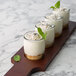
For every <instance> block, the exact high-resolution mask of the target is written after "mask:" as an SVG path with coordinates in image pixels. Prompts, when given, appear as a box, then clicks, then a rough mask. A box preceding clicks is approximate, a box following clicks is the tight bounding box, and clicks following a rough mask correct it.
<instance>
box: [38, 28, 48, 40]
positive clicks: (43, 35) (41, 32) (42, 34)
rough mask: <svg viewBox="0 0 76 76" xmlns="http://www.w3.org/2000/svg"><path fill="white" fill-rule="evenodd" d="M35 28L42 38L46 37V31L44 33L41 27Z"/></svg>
mask: <svg viewBox="0 0 76 76" xmlns="http://www.w3.org/2000/svg"><path fill="white" fill-rule="evenodd" d="M37 30H38V33H39V34H40V35H41V36H42V38H43V39H46V35H47V33H45V34H44V33H43V31H42V29H41V28H40V27H38V28H37Z"/></svg>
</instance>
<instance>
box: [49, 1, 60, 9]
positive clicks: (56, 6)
mask: <svg viewBox="0 0 76 76" xmlns="http://www.w3.org/2000/svg"><path fill="white" fill-rule="evenodd" d="M50 8H52V9H53V10H54V9H56V8H60V0H59V1H58V2H56V4H55V5H54V6H51V7H50Z"/></svg>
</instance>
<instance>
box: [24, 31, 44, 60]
mask: <svg viewBox="0 0 76 76" xmlns="http://www.w3.org/2000/svg"><path fill="white" fill-rule="evenodd" d="M44 51H45V41H44V39H42V38H41V36H40V35H39V34H38V33H36V32H34V31H30V32H27V33H26V34H25V35H24V53H25V54H26V56H27V58H29V59H30V60H38V59H40V58H41V57H42V55H43V54H44Z"/></svg>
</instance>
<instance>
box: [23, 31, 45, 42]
mask: <svg viewBox="0 0 76 76" xmlns="http://www.w3.org/2000/svg"><path fill="white" fill-rule="evenodd" d="M29 32H35V31H27V32H26V33H25V34H27V33H29ZM36 33H37V32H36ZM25 34H24V35H23V38H24V39H26V40H28V41H41V40H44V39H43V38H41V39H39V40H29V39H27V38H26V37H25ZM37 34H38V33H37Z"/></svg>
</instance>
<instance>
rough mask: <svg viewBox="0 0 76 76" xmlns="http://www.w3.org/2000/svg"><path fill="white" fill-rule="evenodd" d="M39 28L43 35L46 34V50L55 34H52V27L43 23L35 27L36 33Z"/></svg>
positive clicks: (52, 41)
mask: <svg viewBox="0 0 76 76" xmlns="http://www.w3.org/2000/svg"><path fill="white" fill-rule="evenodd" d="M38 27H40V28H41V29H42V31H43V32H44V33H47V36H46V40H45V47H46V48H48V47H50V46H52V44H53V43H54V38H55V33H54V25H51V26H49V25H48V24H45V23H43V24H42V23H39V24H37V25H36V28H35V29H36V31H37V28H38Z"/></svg>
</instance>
